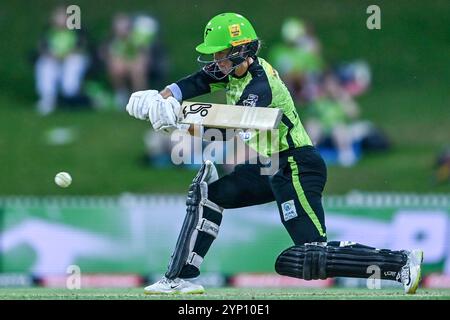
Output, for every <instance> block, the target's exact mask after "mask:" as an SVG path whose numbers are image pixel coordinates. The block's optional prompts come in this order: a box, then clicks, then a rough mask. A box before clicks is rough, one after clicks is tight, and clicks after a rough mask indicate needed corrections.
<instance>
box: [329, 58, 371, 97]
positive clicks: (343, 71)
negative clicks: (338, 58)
mask: <svg viewBox="0 0 450 320" xmlns="http://www.w3.org/2000/svg"><path fill="white" fill-rule="evenodd" d="M334 73H335V75H336V78H337V79H338V81H339V83H340V84H341V86H342V88H343V89H344V90H345V91H346V92H348V93H349V94H350V95H351V96H358V95H360V94H362V93H364V92H365V91H366V90H367V89H368V88H369V85H370V83H371V80H372V79H371V73H370V68H369V65H368V64H367V62H365V61H363V60H356V61H353V62H350V63H342V64H340V65H338V66H337V67H336V68H335V71H334Z"/></svg>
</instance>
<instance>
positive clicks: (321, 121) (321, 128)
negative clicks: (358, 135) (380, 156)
mask: <svg viewBox="0 0 450 320" xmlns="http://www.w3.org/2000/svg"><path fill="white" fill-rule="evenodd" d="M358 116H359V109H358V106H357V105H356V103H355V102H354V101H353V99H352V98H351V97H350V96H349V95H348V94H347V93H346V91H345V90H343V89H342V87H341V86H340V84H339V83H338V81H337V79H336V78H335V77H334V75H333V74H331V73H327V74H326V75H325V77H324V79H323V81H322V84H321V86H320V91H319V93H318V95H317V97H316V99H314V101H313V102H311V104H310V106H309V109H308V117H307V119H306V121H305V127H306V130H307V131H308V134H309V135H310V137H311V139H312V141H313V142H314V143H315V144H317V145H320V144H321V142H323V141H324V140H325V139H326V138H327V137H330V138H331V139H332V142H333V146H334V147H335V148H336V151H337V158H338V162H339V164H341V165H343V166H351V165H353V164H354V163H355V162H356V161H357V154H356V151H355V150H354V148H353V142H354V141H353V137H352V134H351V131H350V126H349V125H350V124H351V123H352V121H354V120H355V119H356V118H357V117H358ZM319 150H320V148H319Z"/></svg>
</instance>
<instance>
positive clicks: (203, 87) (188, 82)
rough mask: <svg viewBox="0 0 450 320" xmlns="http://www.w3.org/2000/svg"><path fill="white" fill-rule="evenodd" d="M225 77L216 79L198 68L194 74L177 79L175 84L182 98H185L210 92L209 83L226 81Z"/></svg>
mask: <svg viewBox="0 0 450 320" xmlns="http://www.w3.org/2000/svg"><path fill="white" fill-rule="evenodd" d="M226 81H227V78H225V79H223V80H216V79H214V78H212V77H211V76H209V75H208V74H207V73H206V72H205V71H203V70H200V71H198V72H196V73H194V74H191V75H189V76H187V77H185V78H183V79H181V80H178V81H177V82H176V84H177V85H178V87H180V90H181V93H182V94H183V100H187V99H190V98H193V97H197V96H201V95H203V94H206V93H210V92H211V87H210V85H211V84H213V83H219V82H226Z"/></svg>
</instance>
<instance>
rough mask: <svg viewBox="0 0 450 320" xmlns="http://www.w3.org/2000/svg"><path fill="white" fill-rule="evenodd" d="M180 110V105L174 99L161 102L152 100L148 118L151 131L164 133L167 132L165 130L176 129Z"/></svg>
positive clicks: (170, 98) (169, 98)
mask: <svg viewBox="0 0 450 320" xmlns="http://www.w3.org/2000/svg"><path fill="white" fill-rule="evenodd" d="M180 109H181V106H180V103H179V102H178V101H177V99H175V98H174V97H168V98H167V99H162V100H152V101H151V103H150V110H149V114H148V117H149V119H150V122H151V124H152V126H153V129H155V130H156V131H161V130H163V131H165V132H167V131H168V130H165V129H170V128H173V129H174V130H175V129H177V128H178V124H177V120H178V114H179V112H180ZM169 131H170V130H169ZM172 131H173V130H172Z"/></svg>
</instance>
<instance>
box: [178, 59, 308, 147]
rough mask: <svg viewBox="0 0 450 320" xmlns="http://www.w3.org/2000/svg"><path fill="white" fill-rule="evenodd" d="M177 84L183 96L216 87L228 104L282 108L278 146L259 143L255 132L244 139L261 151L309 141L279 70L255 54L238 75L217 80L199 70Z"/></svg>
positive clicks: (193, 95) (192, 95)
mask: <svg viewBox="0 0 450 320" xmlns="http://www.w3.org/2000/svg"><path fill="white" fill-rule="evenodd" d="M176 84H177V85H178V87H179V88H180V90H181V94H182V99H183V100H187V99H190V98H193V97H196V96H200V95H203V94H206V93H210V92H213V91H216V90H226V98H227V104H233V105H242V106H251V107H266V108H279V109H281V110H282V111H283V117H282V121H281V122H280V125H279V127H278V138H279V139H278V146H277V144H275V143H268V144H267V143H260V141H258V140H259V139H258V134H256V135H255V136H254V137H251V138H250V139H249V140H248V141H246V142H247V143H248V144H249V145H250V147H252V148H254V149H255V150H256V151H257V152H258V153H260V154H262V155H265V156H270V155H271V154H273V153H277V152H281V151H285V150H288V149H295V148H299V147H303V146H308V145H309V146H310V145H312V142H311V139H310V138H309V136H308V134H307V133H306V131H305V129H304V127H303V125H302V123H301V121H300V118H299V116H298V113H297V111H296V109H295V106H294V102H293V101H292V98H291V95H290V94H289V91H288V89H287V88H286V86H285V84H284V83H283V81H282V80H281V79H280V77H279V76H278V72H277V71H276V70H275V69H274V68H272V66H271V65H270V64H269V63H267V62H266V61H265V60H264V59H262V58H256V59H255V61H254V62H253V63H252V64H251V65H250V67H249V68H248V71H247V72H246V73H245V74H244V75H243V76H241V77H236V76H228V77H226V78H224V79H222V80H216V79H214V78H212V77H211V76H209V75H208V74H207V73H206V72H205V71H203V70H200V71H198V72H197V73H194V74H192V75H190V76H188V77H186V78H183V79H181V80H179V81H177V82H176Z"/></svg>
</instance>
